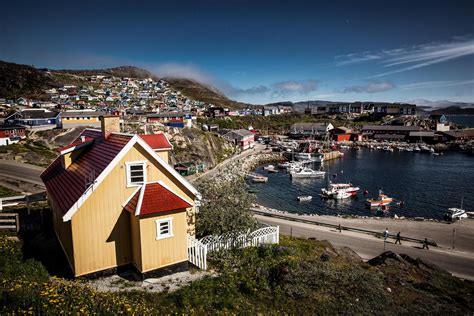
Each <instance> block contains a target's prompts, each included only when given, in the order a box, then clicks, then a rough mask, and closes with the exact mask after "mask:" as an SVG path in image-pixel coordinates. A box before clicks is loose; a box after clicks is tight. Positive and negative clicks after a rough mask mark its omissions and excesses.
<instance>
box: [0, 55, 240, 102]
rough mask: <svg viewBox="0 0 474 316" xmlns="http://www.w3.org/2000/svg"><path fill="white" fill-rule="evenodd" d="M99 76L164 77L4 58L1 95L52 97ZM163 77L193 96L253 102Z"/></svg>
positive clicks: (134, 69)
mask: <svg viewBox="0 0 474 316" xmlns="http://www.w3.org/2000/svg"><path fill="white" fill-rule="evenodd" d="M97 76H99V77H117V78H133V79H138V80H144V79H148V78H150V79H152V80H154V81H158V80H160V78H159V77H158V76H157V75H156V74H154V73H152V72H150V71H148V70H145V69H141V68H138V67H134V66H120V67H115V68H107V69H89V70H69V69H64V70H53V69H45V68H41V69H40V68H35V67H33V66H29V65H20V64H15V63H10V62H5V61H0V98H6V99H18V98H20V97H24V98H32V99H38V100H48V96H47V95H46V94H45V92H44V91H45V90H47V89H52V88H59V87H61V86H63V85H65V84H74V85H76V86H85V85H88V86H93V87H94V88H97V87H96V86H97V84H96V83H95V82H91V80H90V78H91V77H97ZM162 81H166V82H167V83H169V85H170V86H171V88H172V89H174V90H176V91H178V92H180V93H181V94H182V95H183V96H185V97H188V98H189V99H193V100H196V101H201V102H205V103H210V104H213V105H215V106H220V107H226V108H230V109H239V108H244V107H247V106H249V105H248V104H244V103H241V102H237V101H234V100H231V99H229V98H227V97H226V96H225V95H224V94H223V93H221V92H220V91H218V90H217V89H216V88H214V87H210V86H207V85H204V84H201V83H198V82H196V81H192V80H189V79H177V78H164V79H162Z"/></svg>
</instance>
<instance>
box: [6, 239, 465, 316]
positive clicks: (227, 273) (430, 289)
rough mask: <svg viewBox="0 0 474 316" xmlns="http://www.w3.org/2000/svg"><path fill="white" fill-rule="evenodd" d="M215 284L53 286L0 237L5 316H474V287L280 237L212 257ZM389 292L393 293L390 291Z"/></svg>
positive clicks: (52, 281) (16, 244)
mask: <svg viewBox="0 0 474 316" xmlns="http://www.w3.org/2000/svg"><path fill="white" fill-rule="evenodd" d="M209 263H210V266H211V269H213V270H214V271H216V274H215V275H214V276H208V277H205V278H203V279H201V280H198V281H194V282H193V283H192V284H191V285H189V286H185V287H183V288H181V289H179V290H177V291H175V292H172V293H168V292H163V293H150V292H138V291H134V292H122V293H101V292H97V291H95V290H93V289H92V288H90V287H89V286H87V284H86V283H85V282H84V281H79V280H78V281H68V280H64V279H58V278H51V279H50V278H48V275H47V273H46V271H45V269H44V268H43V267H42V265H41V264H40V263H38V262H37V261H34V260H26V261H24V260H23V259H22V253H21V243H20V242H18V241H14V240H10V239H8V238H7V237H6V236H0V303H1V305H0V314H12V313H15V314H20V313H33V314H58V313H60V312H62V313H65V314H157V315H161V314H198V315H207V314H240V313H245V314H296V315H298V314H299V315H313V314H324V315H326V314H360V315H366V314H384V315H395V314H396V315H398V314H419V313H421V314H448V313H452V314H470V313H471V312H472V309H473V307H474V306H473V293H474V285H473V284H472V283H466V282H462V281H461V280H458V279H456V278H454V277H452V276H450V275H448V274H446V273H443V272H436V271H435V272H428V271H427V270H426V269H423V270H422V269H419V268H416V267H415V266H413V265H405V264H403V265H398V264H390V263H389V262H388V263H386V264H385V265H383V266H379V267H372V266H370V265H368V264H366V263H363V262H362V261H357V260H354V259H351V257H350V256H347V255H344V254H342V253H341V252H338V251H337V250H336V249H334V248H333V247H332V246H331V245H329V244H328V243H326V242H318V241H313V240H302V239H295V238H289V237H281V240H280V244H279V245H267V246H260V247H252V248H245V249H237V250H231V251H222V252H219V253H214V254H211V255H210V256H209ZM389 287H390V289H391V290H390V291H388V290H387V288H389Z"/></svg>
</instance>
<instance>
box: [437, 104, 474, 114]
mask: <svg viewBox="0 0 474 316" xmlns="http://www.w3.org/2000/svg"><path fill="white" fill-rule="evenodd" d="M429 114H433V115H441V114H445V115H474V107H469V108H461V107H459V106H449V107H447V108H442V109H436V110H433V111H430V112H429Z"/></svg>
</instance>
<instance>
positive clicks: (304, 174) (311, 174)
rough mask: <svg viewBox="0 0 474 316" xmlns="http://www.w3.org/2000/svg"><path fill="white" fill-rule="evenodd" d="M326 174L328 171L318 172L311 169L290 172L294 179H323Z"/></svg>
mask: <svg viewBox="0 0 474 316" xmlns="http://www.w3.org/2000/svg"><path fill="white" fill-rule="evenodd" d="M325 174H326V171H318V170H313V169H309V168H302V169H299V170H293V171H290V175H291V177H292V178H322V177H324V175H325Z"/></svg>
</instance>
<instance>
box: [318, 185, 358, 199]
mask: <svg viewBox="0 0 474 316" xmlns="http://www.w3.org/2000/svg"><path fill="white" fill-rule="evenodd" d="M358 191H359V187H354V186H353V185H352V184H350V183H331V184H329V187H328V188H322V189H321V195H322V196H323V197H326V198H336V199H345V198H349V197H351V196H356V195H357V192H358ZM336 195H337V196H336Z"/></svg>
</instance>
